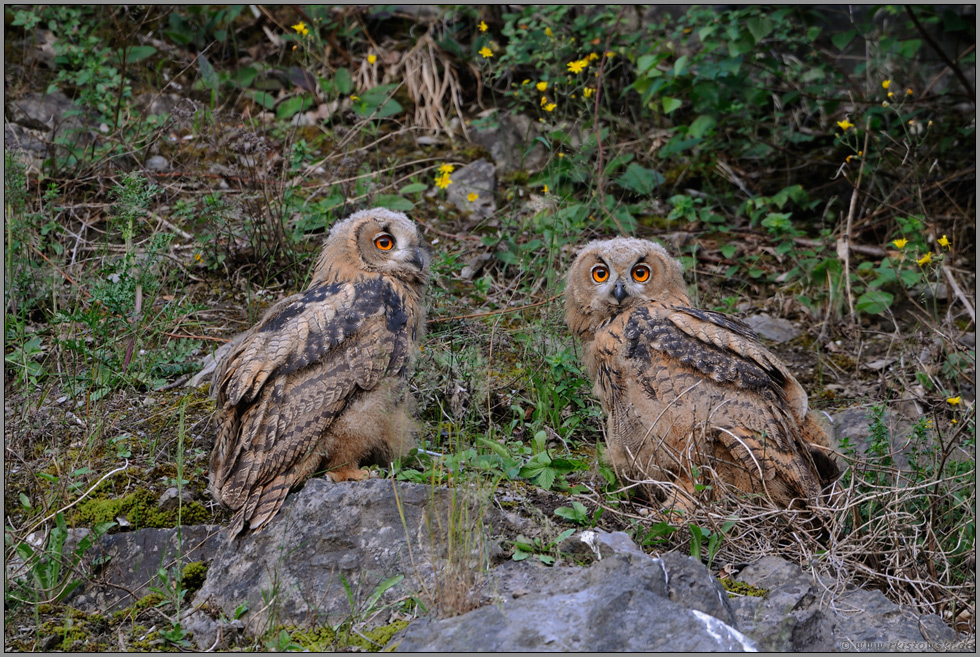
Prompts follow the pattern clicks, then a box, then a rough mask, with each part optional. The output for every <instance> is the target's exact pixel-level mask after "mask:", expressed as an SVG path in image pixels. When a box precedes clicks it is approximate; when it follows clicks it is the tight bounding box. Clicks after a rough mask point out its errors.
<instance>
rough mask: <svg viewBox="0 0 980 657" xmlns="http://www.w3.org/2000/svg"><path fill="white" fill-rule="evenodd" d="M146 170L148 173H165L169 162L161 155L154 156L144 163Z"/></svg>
mask: <svg viewBox="0 0 980 657" xmlns="http://www.w3.org/2000/svg"><path fill="white" fill-rule="evenodd" d="M146 168H147V169H148V170H150V171H166V170H168V169H169V168H170V162H168V161H167V158H165V157H164V156H162V155H154V156H153V157H151V158H149V159H148V160H147V161H146Z"/></svg>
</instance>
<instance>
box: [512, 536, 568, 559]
mask: <svg viewBox="0 0 980 657" xmlns="http://www.w3.org/2000/svg"><path fill="white" fill-rule="evenodd" d="M574 533H575V530H574V529H566V530H565V531H563V532H562V533H560V534H558V536H556V537H555V538H554V539H552V540H550V541H549V540H545V539H543V538H541V537H535V538H527V537H526V536H524V535H523V534H521V535H518V537H517V538H515V539H514V540H513V541H512V542H511V545H512V546H513V549H514V554H513V555H512V556H511V559H513V560H514V561H523V560H524V559H527V558H528V557H534V558H535V559H537V560H538V561H540V562H541V563H543V564H545V565H546V566H553V565H555V561H556V560H557V559H558V557H559V556H560V555H559V553H558V546H559V545H560V544H561V542H562V541H564V540H565V539H566V538H568V537H569V536H571V535H572V534H574Z"/></svg>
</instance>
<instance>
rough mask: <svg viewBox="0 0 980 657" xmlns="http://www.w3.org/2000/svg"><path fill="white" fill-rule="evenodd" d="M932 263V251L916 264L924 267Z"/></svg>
mask: <svg viewBox="0 0 980 657" xmlns="http://www.w3.org/2000/svg"><path fill="white" fill-rule="evenodd" d="M930 262H932V251H927V252H926V254H925V255H924V256H922V257H921V258H919V259H918V260H916V261H915V264H917V265H919V266H920V267H922V266H923V265H928V264H929V263H930Z"/></svg>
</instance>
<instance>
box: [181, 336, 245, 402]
mask: <svg viewBox="0 0 980 657" xmlns="http://www.w3.org/2000/svg"><path fill="white" fill-rule="evenodd" d="M244 336H245V332H243V333H239V334H238V335H236V336H235V337H234V338H232V339H231V340H230V341H229V342H226V343H225V344H223V345H221V346H220V347H218V349H216V350H215V351H214V352H212V353H209V354H207V355H206V356H204V358H202V359H201V360H200V362H199V363H198V364H199V365H200V366H201V369H200V370H198V372H197V374H195V375H194V376H193V377H191V379H190V381H188V382H187V383H185V384H184V385H185V386H187V387H188V388H198V387H200V386H202V385H204V384H205V383H210V382H211V375H212V374H214V369H215V368H216V367H217V366H218V363H220V362H221V359H222V358H224V357H225V354H226V353H228V352H229V351H230V350H231V349H232V347H234V346H235V345H236V344H238V343H239V342H240V341H241V339H242V338H243V337H244Z"/></svg>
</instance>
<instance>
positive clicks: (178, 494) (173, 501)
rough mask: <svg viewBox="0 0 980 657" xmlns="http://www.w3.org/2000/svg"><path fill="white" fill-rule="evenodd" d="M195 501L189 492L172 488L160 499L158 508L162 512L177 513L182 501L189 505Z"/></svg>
mask: <svg viewBox="0 0 980 657" xmlns="http://www.w3.org/2000/svg"><path fill="white" fill-rule="evenodd" d="M193 499H194V495H193V494H191V492H190V491H189V490H187V489H184V490H182V491H178V490H177V488H176V487H171V488H168V489H167V490H165V491H164V492H163V494H162V495H160V499H159V500H157V508H158V509H160V510H161V511H176V510H177V507H179V506H180V502H181V500H183V503H184V504H189V503H190V502H192V501H193Z"/></svg>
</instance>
